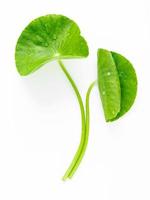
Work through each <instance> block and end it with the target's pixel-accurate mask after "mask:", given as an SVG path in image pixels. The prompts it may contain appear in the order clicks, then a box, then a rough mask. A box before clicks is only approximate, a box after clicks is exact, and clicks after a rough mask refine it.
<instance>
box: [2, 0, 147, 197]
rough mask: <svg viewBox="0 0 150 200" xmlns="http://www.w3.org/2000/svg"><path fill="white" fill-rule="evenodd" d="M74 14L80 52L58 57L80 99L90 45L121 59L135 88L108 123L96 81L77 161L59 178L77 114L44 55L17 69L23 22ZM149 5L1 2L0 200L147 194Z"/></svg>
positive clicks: (73, 145) (88, 76)
mask: <svg viewBox="0 0 150 200" xmlns="http://www.w3.org/2000/svg"><path fill="white" fill-rule="evenodd" d="M51 13H56V14H57V13H58V14H63V15H66V16H68V17H70V18H71V19H73V20H75V21H76V22H77V24H78V25H79V26H80V28H81V32H82V34H83V35H84V37H85V38H86V40H87V41H88V44H89V48H90V56H89V57H88V58H87V59H81V60H67V61H64V63H65V64H66V66H67V69H68V70H69V72H70V73H71V74H72V76H73V77H74V79H75V81H76V83H77V85H78V86H79V88H80V91H81V94H82V96H83V98H84V97H85V93H86V90H87V88H88V86H89V84H90V83H91V81H93V80H94V79H95V78H96V68H97V66H96V63H97V58H96V52H97V48H99V47H101V48H106V49H109V50H113V51H116V52H119V53H121V54H123V55H124V56H126V57H127V58H128V59H129V60H130V61H131V62H132V63H133V65H134V67H135V69H136V72H137V76H138V82H139V85H138V95H137V98H136V101H135V104H134V106H133V107H132V109H131V110H130V111H129V112H128V113H127V114H126V115H125V116H124V117H122V118H121V119H119V120H118V121H116V122H113V123H106V122H105V120H104V116H103V110H102V107H101V102H100V98H99V94H98V90H97V88H96V87H95V88H94V90H93V92H92V95H91V130H90V138H89V144H88V148H87V151H86V155H85V157H84V160H83V162H82V163H81V165H80V168H79V169H78V171H77V173H76V174H75V176H74V178H73V179H72V180H70V181H66V182H63V181H62V180H61V177H62V175H63V174H64V172H65V170H66V169H67V167H68V165H69V164H70V161H71V160H72V158H73V155H74V153H75V151H76V149H77V146H78V143H79V140H80V125H81V124H80V111H79V108H78V104H77V100H76V98H75V95H74V93H73V91H72V88H71V86H70V85H69V83H68V81H67V80H66V77H65V76H64V74H63V73H62V71H61V70H60V67H59V66H58V65H57V63H55V62H52V63H49V64H47V65H46V66H44V67H43V68H41V69H40V70H38V71H37V72H36V73H34V74H32V75H30V76H28V77H20V76H19V74H18V73H17V71H16V68H15V61H14V50H15V45H16V41H17V39H18V37H19V35H20V33H21V31H22V30H23V29H24V27H25V26H26V25H27V24H28V23H29V22H30V21H31V20H32V19H34V18H37V17H39V16H41V15H46V14H51ZM149 13H150V5H149V4H148V0H147V1H146V0H86V1H85V0H53V1H52V0H13V1H11V0H5V1H2V0H1V1H0V199H1V200H50V199H52V200H60V199H66V200H70V199H72V200H77V199H86V200H91V199H94V200H100V199H101V200H127V199H128V200H134V199H136V200H143V199H144V200H149V199H150V116H149V115H150V114H149V113H150V59H149V58H150V14H149Z"/></svg>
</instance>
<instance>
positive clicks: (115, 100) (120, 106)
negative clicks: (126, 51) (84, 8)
mask: <svg viewBox="0 0 150 200" xmlns="http://www.w3.org/2000/svg"><path fill="white" fill-rule="evenodd" d="M98 87H99V91H100V96H101V100H102V104H103V109H104V114H105V119H106V121H113V120H116V119H118V118H119V117H121V116H122V115H124V114H125V113H126V112H127V111H128V110H129V109H130V108H131V106H132V104H133V103H134V100H135V97H136V93H137V77H136V73H135V70H134V68H133V66H132V64H131V63H130V62H129V61H128V60H127V59H126V58H125V57H123V56H122V55H120V54H118V53H115V52H110V51H107V50H104V49H99V50H98Z"/></svg>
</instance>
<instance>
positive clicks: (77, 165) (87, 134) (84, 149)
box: [68, 81, 96, 178]
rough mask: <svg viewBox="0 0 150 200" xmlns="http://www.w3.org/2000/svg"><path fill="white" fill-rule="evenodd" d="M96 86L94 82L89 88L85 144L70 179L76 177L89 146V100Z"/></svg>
mask: <svg viewBox="0 0 150 200" xmlns="http://www.w3.org/2000/svg"><path fill="white" fill-rule="evenodd" d="M95 84H96V81H94V82H93V83H92V84H91V85H90V86H89V88H88V91H87V94H86V131H85V140H84V144H83V147H82V151H81V153H80V156H79V157H78V160H77V162H76V165H74V168H73V169H72V171H71V172H70V174H69V176H68V177H69V178H72V176H73V175H74V173H75V172H76V170H77V168H78V167H79V165H80V163H81V161H82V159H83V156H84V154H85V151H86V148H87V144H88V139H89V129H90V105H89V104H90V103H89V99H90V93H91V91H92V88H93V87H94V85H95Z"/></svg>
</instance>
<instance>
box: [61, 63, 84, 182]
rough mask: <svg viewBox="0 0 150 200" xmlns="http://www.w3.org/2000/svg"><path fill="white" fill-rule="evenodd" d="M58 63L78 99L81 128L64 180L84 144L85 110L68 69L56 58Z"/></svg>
mask: <svg viewBox="0 0 150 200" xmlns="http://www.w3.org/2000/svg"><path fill="white" fill-rule="evenodd" d="M58 63H59V65H60V67H61V69H62V70H63V72H64V73H65V75H66V77H67V78H68V80H69V82H70V84H71V85H72V88H73V89H74V92H75V94H76V97H77V99H78V103H79V106H80V112H81V121H82V122H81V123H82V128H81V140H80V144H79V147H78V150H77V152H76V154H75V156H74V158H73V160H72V162H71V164H70V166H69V168H68V169H67V171H66V173H65V175H64V176H63V180H66V179H67V178H68V177H69V174H70V173H71V171H72V169H73V168H74V166H75V165H76V162H77V160H78V158H79V156H80V154H81V152H82V148H83V145H84V141H85V111H84V105H83V101H82V98H81V95H80V93H79V90H78V88H77V86H76V84H75V82H74V80H73V79H72V78H71V76H70V74H69V73H68V71H67V70H66V68H65V66H64V64H63V63H62V61H61V60H58Z"/></svg>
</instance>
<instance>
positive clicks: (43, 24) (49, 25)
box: [15, 15, 89, 75]
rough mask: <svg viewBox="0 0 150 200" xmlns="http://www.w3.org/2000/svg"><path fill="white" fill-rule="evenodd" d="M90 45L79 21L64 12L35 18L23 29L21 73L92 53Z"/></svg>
mask: <svg viewBox="0 0 150 200" xmlns="http://www.w3.org/2000/svg"><path fill="white" fill-rule="evenodd" d="M88 53H89V52H88V46H87V43H86V41H85V39H84V38H83V37H82V36H81V35H80V29H79V27H78V26H77V24H76V23H75V22H74V21H72V20H70V19H69V18H67V17H65V16H62V15H47V16H43V17H39V18H37V19H35V20H34V21H32V22H31V23H30V24H29V25H28V26H27V27H26V28H25V29H24V31H23V32H22V33H21V35H20V37H19V39H18V42H17V45H16V52H15V59H16V66H17V69H18V72H19V73H20V74H21V75H28V74H30V73H32V72H34V71H35V70H37V69H38V68H39V67H41V66H42V65H43V64H45V63H47V62H49V61H51V60H57V59H67V58H81V57H87V56H88Z"/></svg>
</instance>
